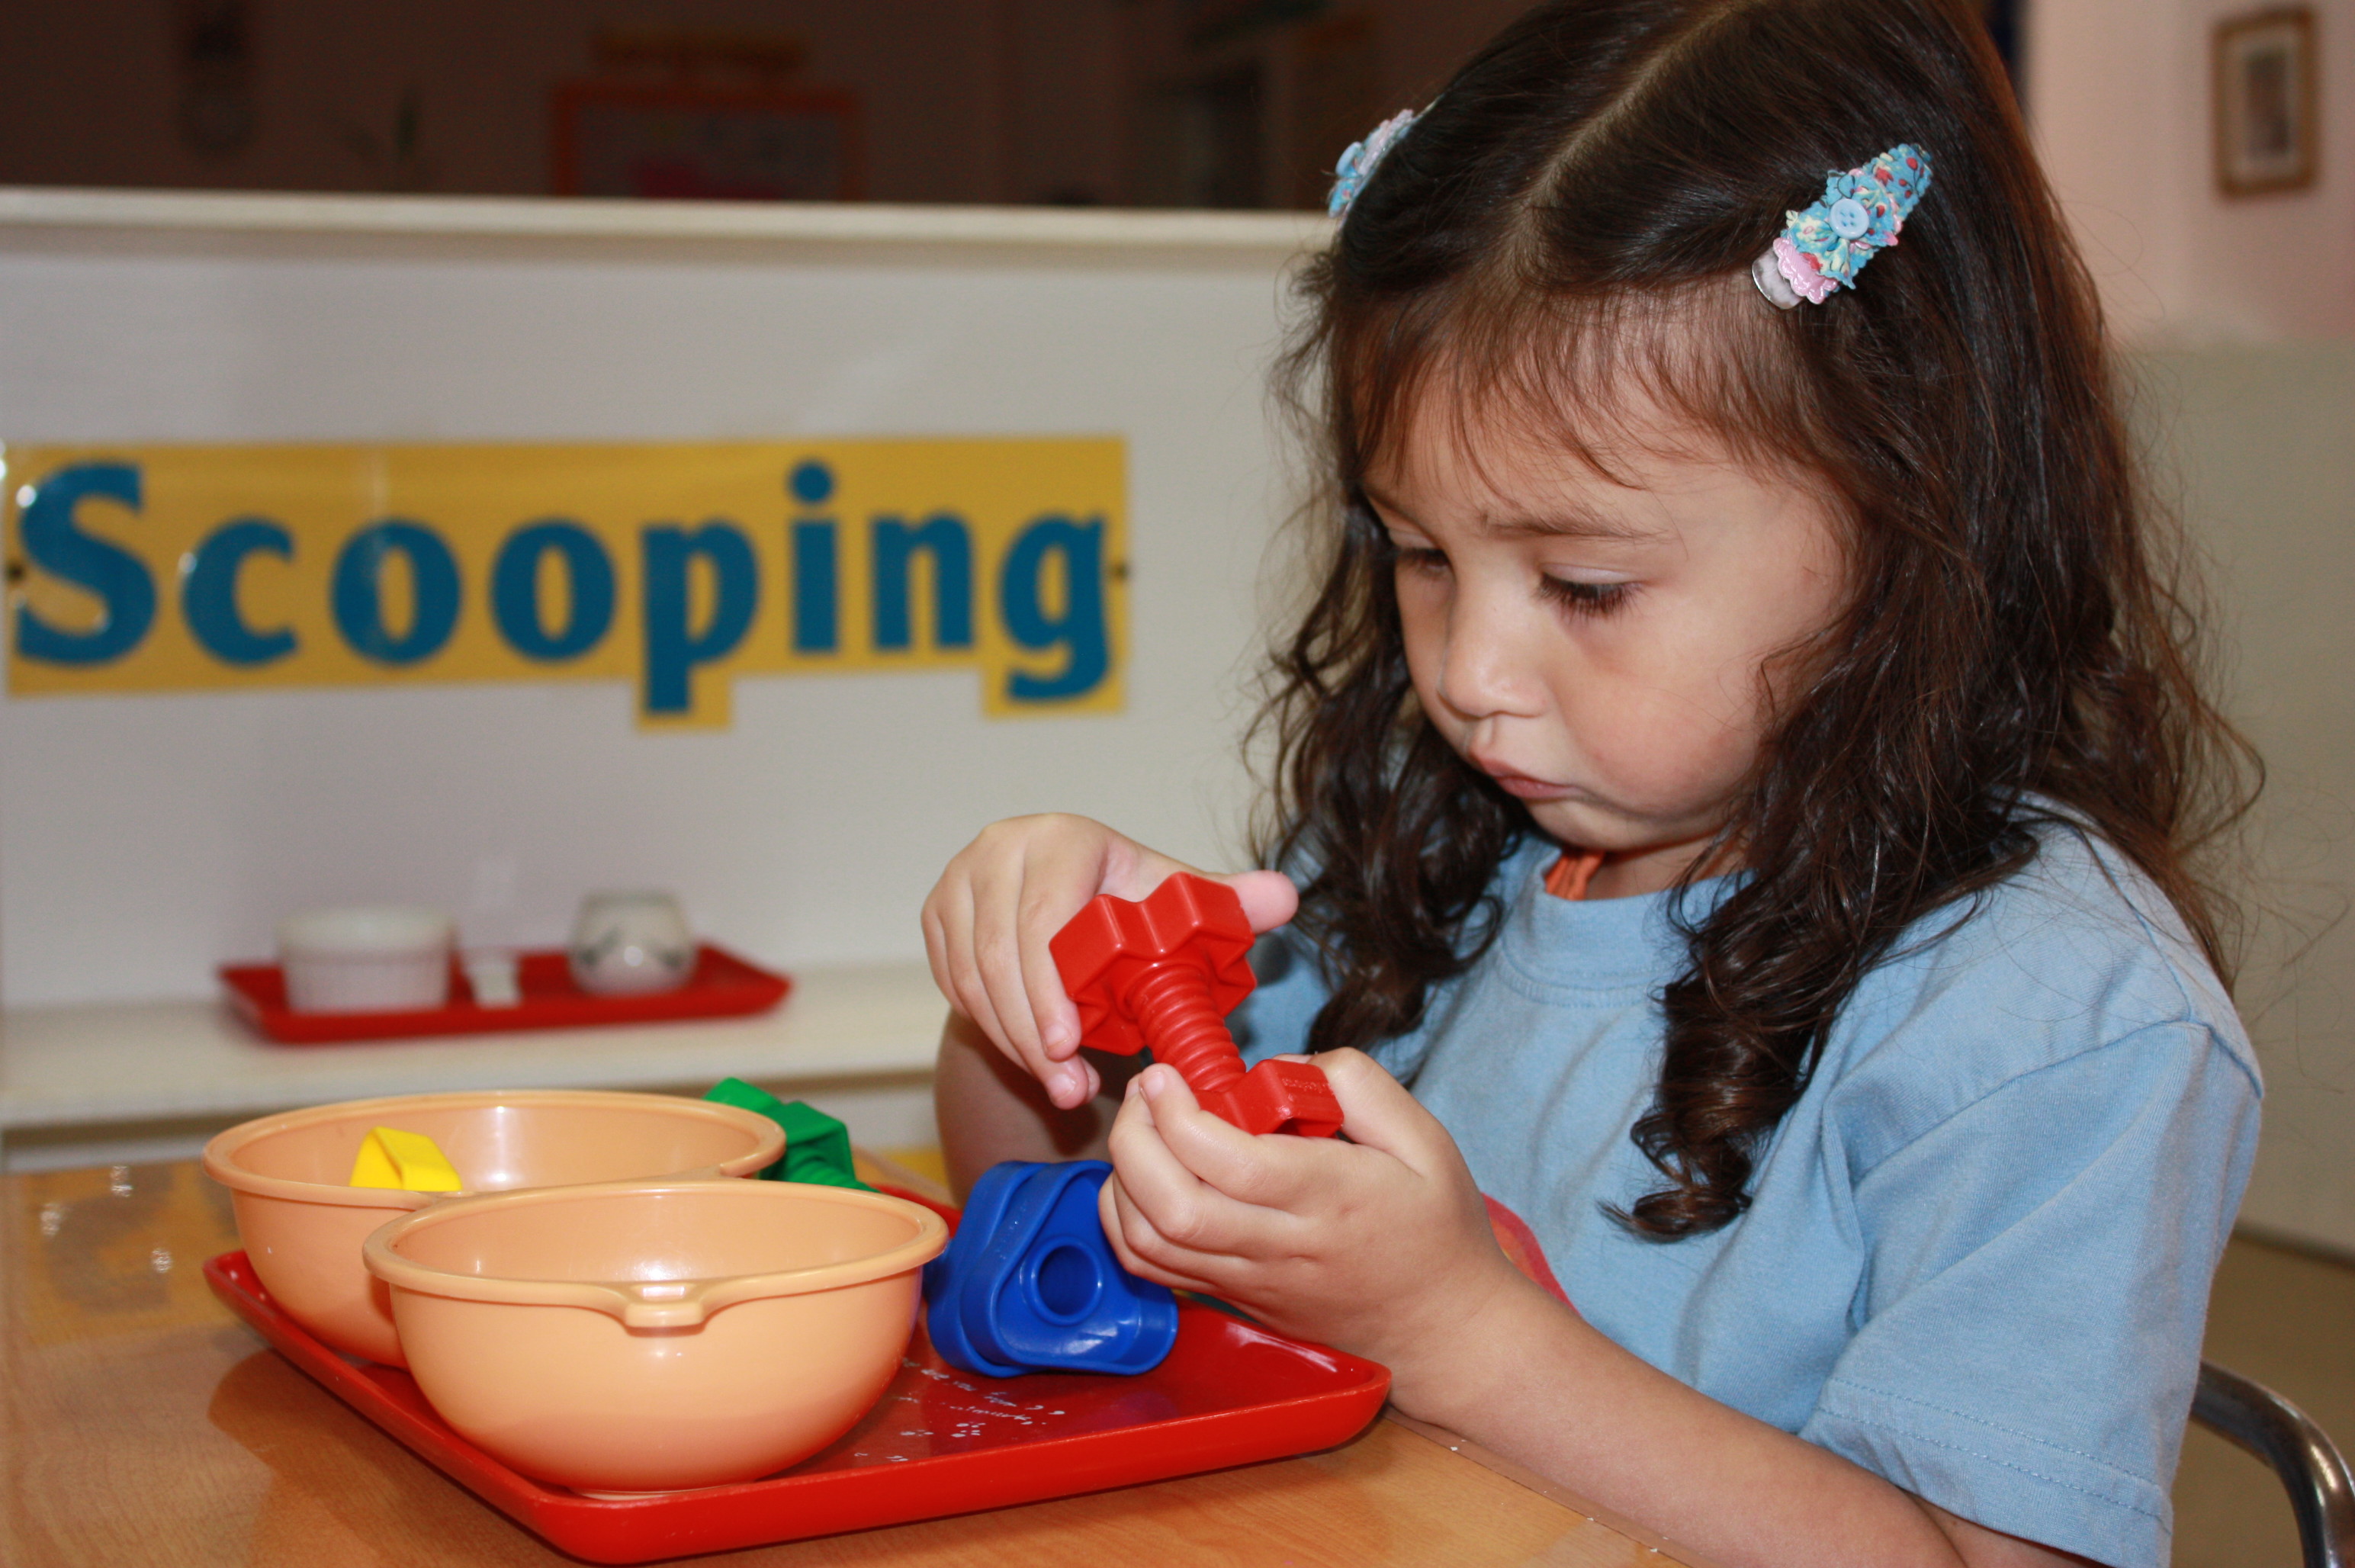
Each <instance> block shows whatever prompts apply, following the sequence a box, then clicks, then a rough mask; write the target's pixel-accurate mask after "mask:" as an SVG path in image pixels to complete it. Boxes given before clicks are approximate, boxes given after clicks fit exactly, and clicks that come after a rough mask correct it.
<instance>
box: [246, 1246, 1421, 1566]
mask: <svg viewBox="0 0 2355 1568" xmlns="http://www.w3.org/2000/svg"><path fill="white" fill-rule="evenodd" d="M205 1279H206V1282H207V1283H208V1284H209V1285H211V1286H212V1289H213V1294H214V1295H215V1296H219V1297H220V1298H221V1300H222V1301H223V1302H225V1303H226V1304H227V1305H228V1306H229V1309H230V1310H231V1311H233V1312H235V1313H236V1314H237V1315H238V1316H239V1317H242V1318H244V1319H245V1320H246V1322H248V1323H250V1324H251V1325H252V1326H253V1327H254V1328H256V1329H258V1330H259V1331H260V1332H261V1336H262V1338H263V1339H268V1340H269V1341H270V1342H271V1343H272V1345H275V1346H276V1347H277V1348H278V1349H279V1350H280V1351H282V1353H283V1354H284V1355H285V1356H286V1358H287V1359H288V1360H291V1361H293V1363H294V1364H295V1365H296V1366H298V1367H300V1368H302V1369H303V1370H304V1371H306V1372H308V1373H310V1374H311V1376H312V1377H314V1378H315V1379H316V1380H318V1381H320V1382H322V1383H324V1384H325V1385H326V1388H327V1391H328V1392H331V1393H333V1394H335V1395H336V1397H337V1398H338V1399H341V1400H342V1401H343V1402H344V1403H346V1404H348V1405H350V1406H351V1407H352V1408H353V1409H354V1410H356V1411H357V1412H358V1413H360V1414H362V1415H364V1416H366V1417H367V1418H368V1420H370V1421H372V1422H374V1423H375V1424H377V1425H378V1426H379V1427H381V1428H383V1430H384V1431H385V1432H386V1433H387V1434H388V1435H390V1436H392V1437H393V1438H395V1439H396V1440H398V1441H399V1442H400V1443H402V1444H404V1445H407V1446H408V1447H409V1448H410V1449H411V1450H412V1451H413V1452H415V1453H416V1454H417V1455H418V1456H419V1457H421V1458H422V1459H424V1460H425V1461H426V1462H427V1463H428V1464H431V1465H432V1466H433V1467H435V1468H436V1469H439V1470H440V1471H442V1474H444V1475H446V1476H448V1477H450V1478H451V1479H452V1480H454V1481H456V1482H457V1483H458V1484H459V1485H460V1486H462V1487H464V1488H466V1489H467V1490H468V1491H471V1492H473V1493H474V1495H475V1496H476V1497H478V1498H480V1499H483V1501H485V1502H486V1503H488V1504H490V1505H491V1506H492V1507H493V1508H495V1509H498V1510H499V1511H500V1512H501V1513H504V1514H506V1516H507V1517H508V1518H510V1519H512V1520H515V1521H516V1522H517V1524H520V1525H522V1526H523V1527H524V1528H525V1529H527V1530H528V1531H532V1532H533V1533H534V1534H536V1535H538V1536H539V1537H540V1538H541V1539H542V1540H544V1541H547V1542H548V1543H549V1545H551V1546H554V1547H556V1548H557V1549H559V1551H563V1552H570V1553H571V1554H572V1555H574V1556H575V1557H581V1558H585V1559H587V1560H588V1561H590V1562H591V1563H649V1562H653V1561H655V1560H657V1559H660V1558H666V1557H685V1556H688V1555H691V1554H693V1553H696V1552H727V1551H734V1550H738V1549H741V1548H743V1547H748V1546H762V1545H767V1544H770V1543H772V1542H775V1541H801V1540H804V1539H806V1538H807V1537H810V1536H814V1535H831V1534H835V1533H837V1531H846V1530H868V1529H872V1528H874V1527H875V1526H878V1525H886V1524H905V1523H909V1522H911V1521H912V1520H921V1519H937V1518H939V1517H941V1516H942V1515H943V1514H953V1513H970V1512H973V1511H975V1510H976V1509H992V1508H1003V1507H1006V1506H1007V1505H1008V1504H1012V1503H1028V1502H1038V1501H1040V1500H1042V1499H1047V1498H1060V1497H1071V1496H1073V1495H1076V1494H1078V1493H1081V1492H1094V1491H1103V1490H1104V1489H1106V1488H1112V1487H1125V1486H1133V1485H1135V1484H1136V1483H1137V1482H1140V1481H1157V1480H1163V1479H1167V1477H1172V1476H1188V1475H1192V1474H1194V1473H1195V1472H1197V1471H1200V1470H1215V1469H1220V1468H1223V1467H1227V1466H1230V1465H1245V1464H1251V1463H1253V1462H1255V1461H1258V1460H1263V1459H1280V1458H1283V1457H1285V1456H1288V1455H1293V1454H1305V1453H1310V1452H1313V1451H1315V1450H1316V1449H1319V1448H1330V1447H1332V1446H1334V1445H1337V1444H1340V1443H1346V1442H1347V1441H1348V1440H1349V1439H1350V1438H1352V1437H1354V1436H1356V1435H1358V1434H1359V1432H1361V1431H1363V1430H1364V1429H1365V1427H1366V1425H1367V1424H1368V1423H1369V1422H1371V1421H1372V1420H1373V1418H1374V1416H1375V1415H1376V1414H1377V1413H1379V1412H1380V1409H1381V1405H1382V1400H1383V1398H1384V1397H1385V1396H1386V1395H1387V1394H1388V1393H1389V1392H1390V1383H1391V1375H1390V1372H1389V1371H1387V1370H1386V1369H1384V1368H1382V1367H1380V1366H1379V1365H1377V1364H1375V1363H1374V1362H1372V1361H1366V1360H1359V1359H1358V1358H1357V1357H1355V1356H1349V1355H1344V1354H1342V1353H1341V1352H1340V1351H1337V1350H1328V1349H1325V1348H1324V1347H1323V1346H1321V1345H1309V1344H1304V1343H1302V1342H1301V1341H1299V1340H1296V1339H1284V1337H1283V1336H1281V1335H1278V1334H1273V1333H1271V1332H1269V1331H1268V1330H1266V1329H1264V1328H1258V1327H1256V1326H1254V1325H1252V1324H1249V1323H1245V1322H1243V1321H1242V1320H1241V1319H1240V1318H1236V1317H1229V1316H1228V1315H1227V1314H1225V1313H1223V1312H1220V1311H1217V1310H1216V1309H1214V1308H1211V1307H1204V1306H1202V1305H1200V1304H1199V1303H1198V1302H1193V1301H1186V1300H1181V1301H1180V1303H1179V1306H1178V1308H1177V1346H1176V1348H1175V1349H1172V1350H1171V1351H1170V1353H1169V1359H1168V1360H1166V1361H1164V1362H1162V1363H1161V1365H1160V1366H1159V1367H1157V1368H1156V1369H1155V1370H1154V1371H1150V1372H1147V1373H1146V1374H1145V1375H1143V1376H1142V1377H1135V1378H1119V1377H1082V1376H1075V1375H1070V1374H1064V1373H1052V1372H1041V1373H1038V1374H1035V1375H1033V1376H1030V1377H1027V1378H985V1377H979V1376H976V1375H975V1374H972V1373H969V1372H961V1371H957V1370H956V1369H954V1368H953V1367H951V1366H949V1365H948V1364H947V1363H945V1362H944V1361H943V1360H941V1359H940V1357H939V1355H938V1354H937V1353H935V1352H934V1351H933V1349H932V1342H931V1341H930V1340H929V1339H926V1338H925V1336H924V1332H923V1329H922V1327H921V1325H920V1326H919V1327H918V1328H917V1330H916V1336H915V1339H914V1340H913V1341H912V1342H911V1344H910V1345H909V1347H908V1354H907V1358H906V1359H905V1360H903V1361H902V1362H901V1363H900V1375H899V1376H898V1378H896V1379H895V1380H893V1381H892V1383H891V1386H890V1390H889V1391H888V1392H885V1394H884V1396H883V1398H882V1400H881V1402H880V1403H878V1404H877V1405H876V1406H875V1408H874V1409H873V1410H870V1411H868V1413H867V1414H866V1415H865V1416H864V1417H863V1418H862V1419H861V1420H860V1421H859V1424H858V1425H857V1426H856V1427H854V1428H852V1429H851V1432H850V1435H848V1436H847V1437H845V1438H843V1439H842V1441H840V1442H839V1443H837V1444H836V1445H834V1446H833V1447H831V1448H828V1449H826V1451H825V1452H824V1453H822V1454H819V1455H817V1456H815V1457H814V1458H811V1459H806V1460H804V1461H803V1462H802V1463H801V1464H799V1465H797V1466H795V1467H794V1468H792V1469H790V1470H787V1471H784V1472H783V1473H782V1474H780V1475H776V1476H772V1477H768V1478H767V1479H765V1480H759V1481H747V1482H744V1483H742V1484H741V1485H738V1486H730V1487H707V1488H702V1489H700V1490H697V1491H687V1492H673V1493H671V1494H669V1495H667V1496H663V1497H650V1498H631V1499H599V1498H589V1497H583V1496H581V1494H579V1493H577V1492H572V1491H568V1490H566V1489H565V1488H561V1487H556V1486H549V1485H546V1484H543V1483H541V1482H538V1481H535V1480H531V1479H529V1478H527V1477H524V1476H521V1475H518V1474H517V1473H516V1472H515V1471H513V1470H511V1469H509V1468H507V1467H506V1466H505V1465H503V1464H501V1463H500V1462H499V1461H498V1460H496V1459H494V1458H492V1457H491V1456H489V1455H487V1454H485V1453H484V1452H483V1451H482V1450H481V1449H479V1448H477V1447H475V1446H474V1445H473V1444H471V1443H469V1442H467V1441H466V1440H465V1439H464V1437H461V1436H459V1435H457V1434H456V1433H455V1432H453V1431H452V1430H451V1429H450V1428H449V1426H448V1425H447V1424H444V1423H443V1422H442V1418H441V1417H440V1416H438V1415H436V1414H434V1413H433V1407H432V1405H430V1404H428V1403H425V1396H424V1395H422V1394H421V1393H420V1392H418V1390H417V1384H416V1382H415V1381H412V1380H411V1379H410V1375H409V1374H408V1373H407V1372H404V1371H396V1370H395V1369H393V1368H390V1367H379V1366H376V1365H373V1364H370V1363H367V1362H360V1363H357V1364H355V1363H353V1362H351V1361H347V1360H345V1359H344V1358H342V1357H341V1356H338V1355H337V1354H336V1352H334V1351H333V1350H330V1349H327V1348H326V1346H325V1345H323V1344H321V1343H320V1342H319V1341H318V1340H316V1339H313V1338H312V1337H311V1335H310V1334H309V1332H308V1331H306V1330H305V1329H304V1328H303V1327H302V1326H301V1325H300V1324H298V1323H296V1322H295V1321H294V1320H293V1318H291V1317H287V1316H286V1314H285V1313H284V1312H282V1310H280V1308H279V1307H278V1306H277V1304H276V1303H275V1302H273V1301H272V1300H271V1299H270V1297H269V1296H268V1295H267V1294H266V1293H264V1291H263V1290H262V1288H261V1281H260V1280H259V1279H257V1278H256V1277H255V1276H254V1274H253V1268H252V1265H251V1264H249V1263H248V1262H247V1261H246V1256H245V1254H244V1253H241V1252H238V1253H223V1254H222V1255H221V1256H219V1257H217V1258H215V1259H213V1260H212V1261H211V1262H209V1263H208V1264H205Z"/></svg>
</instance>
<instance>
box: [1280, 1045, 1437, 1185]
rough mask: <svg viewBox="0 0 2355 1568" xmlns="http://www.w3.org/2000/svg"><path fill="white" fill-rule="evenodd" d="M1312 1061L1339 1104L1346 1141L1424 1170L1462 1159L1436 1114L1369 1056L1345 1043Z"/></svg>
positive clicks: (1427, 1171)
mask: <svg viewBox="0 0 2355 1568" xmlns="http://www.w3.org/2000/svg"><path fill="white" fill-rule="evenodd" d="M1315 1061H1316V1065H1317V1066H1318V1067H1320V1068H1322V1069H1323V1070H1324V1072H1325V1081H1326V1082H1327V1083H1330V1084H1331V1085H1332V1086H1333V1097H1334V1098H1335V1099H1336V1100H1338V1101H1339V1102H1340V1103H1341V1116H1342V1123H1341V1125H1342V1127H1343V1128H1344V1130H1346V1131H1347V1132H1348V1135H1349V1141H1350V1142H1351V1143H1354V1144H1356V1145H1358V1146H1359V1147H1362V1148H1369V1149H1379V1150H1380V1151H1381V1152H1382V1153H1384V1154H1387V1155H1389V1156H1391V1157H1392V1158H1394V1159H1396V1160H1398V1161H1399V1162H1400V1163H1401V1164H1402V1165H1404V1166H1406V1167H1407V1168H1409V1169H1411V1170H1413V1171H1416V1172H1419V1173H1421V1174H1423V1175H1429V1174H1431V1173H1432V1172H1433V1171H1434V1170H1436V1169H1438V1168H1440V1167H1441V1165H1442V1164H1443V1163H1444V1162H1446V1161H1450V1160H1458V1159H1461V1156H1460V1155H1458V1154H1457V1153H1456V1152H1455V1140H1454V1139H1453V1138H1451V1137H1449V1136H1447V1129H1446V1128H1445V1127H1443V1126H1442V1125H1440V1124H1439V1118H1438V1117H1436V1116H1434V1115H1432V1114H1431V1113H1430V1112H1429V1111H1428V1110H1425V1109H1424V1108H1423V1103H1422V1102H1421V1101H1419V1100H1417V1099H1416V1098H1415V1097H1414V1096H1413V1095H1412V1094H1410V1093H1407V1090H1406V1085H1405V1084H1403V1083H1400V1082H1399V1081H1398V1080H1397V1079H1395V1078H1393V1077H1391V1075H1390V1074H1389V1073H1388V1072H1384V1071H1383V1070H1382V1067H1381V1064H1380V1062H1377V1061H1375V1060H1374V1059H1373V1058H1372V1057H1370V1056H1368V1055H1367V1054H1366V1053H1365V1052H1364V1051H1353V1050H1349V1049H1347V1048H1344V1049H1342V1050H1340V1051H1324V1052H1321V1053H1320V1054H1318V1055H1317V1056H1316V1058H1315Z"/></svg>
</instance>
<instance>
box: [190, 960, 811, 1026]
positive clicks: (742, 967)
mask: <svg viewBox="0 0 2355 1568" xmlns="http://www.w3.org/2000/svg"><path fill="white" fill-rule="evenodd" d="M220 977H221V984H223V985H224V986H226V987H229V1006H230V1007H232V1008H236V1009H237V1012H238V1015H239V1016H240V1017H241V1018H242V1019H245V1021H246V1022H248V1023H250V1024H251V1025H252V1026H253V1027H254V1028H255V1029H260V1030H261V1032H262V1033H263V1034H265V1035H268V1036H269V1037H270V1038H271V1039H272V1040H276V1041H278V1042H279V1043H280V1044H281V1045H339V1044H343V1043H345V1042H346V1041H350V1040H411V1039H414V1038H416V1037H417V1036H419V1035H432V1034H495V1033H504V1032H506V1031H507V1030H509V1029H578V1028H581V1026H583V1025H586V1024H642V1023H658V1022H660V1021H662V1020H663V1019H725V1018H739V1017H741V1016H743V1015H744V1014H746V1013H762V1012H766V1011H768V1010H769V1009H770V1008H773V1007H775V1006H776V1005H777V1004H778V1003H779V1002H781V1001H783V1000H784V998H785V993H786V992H787V991H789V990H791V989H793V982H792V981H790V980H788V979H786V978H785V977H784V976H783V975H773V974H771V973H770V972H769V971H768V970H766V969H763V968H761V967H760V966H759V965H754V964H748V963H746V962H745V961H744V960H743V959H741V958H739V957H737V956H736V955H734V954H733V953H730V952H729V951H728V950H727V949H725V948H721V947H714V946H712V945H711V944H709V943H708V942H707V943H705V944H703V945H702V946H701V948H699V949H698V952H697V955H696V960H695V973H694V974H693V975H691V976H688V977H687V984H686V985H684V986H681V987H679V988H678V989H677V990H676V991H663V992H660V993H658V994H656V995H654V996H645V997H597V996H591V995H590V994H589V993H588V992H586V991H584V990H582V989H581V987H578V986H576V985H574V984H573V983H572V970H571V966H570V965H569V964H568V963H567V962H566V960H565V956H564V952H563V950H562V949H561V948H558V949H555V950H552V951H549V952H538V953H523V954H518V955H517V963H516V988H517V990H518V991H520V992H522V993H523V1000H522V1002H521V1003H519V1004H518V1005H517V1006H515V1007H512V1008H485V1007H478V1006H476V1005H475V1002H474V987H472V986H469V985H468V984H467V983H466V975H465V971H464V970H463V969H461V968H460V967H459V966H458V965H457V963H456V962H455V961H454V960H453V962H452V964H451V965H450V1001H449V1005H448V1006H446V1007H440V1008H426V1009H424V1010H422V1011H419V1012H410V1013H298V1012H295V1011H293V1009H292V1008H288V1007H287V1005H286V976H285V972H284V971H283V970H282V969H280V968H279V966H278V965H275V964H224V965H221V967H220Z"/></svg>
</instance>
